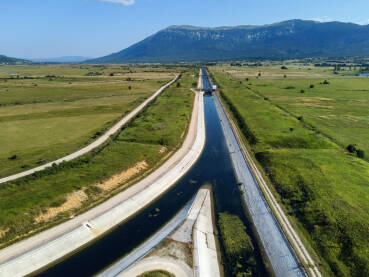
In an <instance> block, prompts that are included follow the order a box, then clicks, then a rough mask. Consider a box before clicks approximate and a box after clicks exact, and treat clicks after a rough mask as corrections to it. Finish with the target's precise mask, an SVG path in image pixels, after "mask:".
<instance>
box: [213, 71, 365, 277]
mask: <svg viewBox="0 0 369 277" xmlns="http://www.w3.org/2000/svg"><path fill="white" fill-rule="evenodd" d="M300 67H301V65H295V66H294V69H292V68H291V66H288V69H287V70H282V69H281V65H279V66H276V65H274V66H271V65H269V66H267V65H263V66H259V67H244V66H242V67H235V66H233V67H231V66H223V67H220V66H216V67H211V68H210V71H211V72H212V73H213V75H214V78H215V80H216V82H217V83H218V84H219V86H220V90H221V96H222V97H223V101H224V102H225V103H226V104H227V107H228V108H229V109H230V111H232V114H233V117H234V118H235V120H236V122H238V124H239V127H240V129H241V130H242V132H243V134H244V136H245V138H247V139H248V141H247V144H248V147H249V149H250V150H251V152H252V153H253V154H254V155H255V157H256V159H257V161H258V162H259V164H260V166H261V167H262V168H263V169H264V173H265V176H267V178H268V179H269V181H270V182H271V184H272V185H273V188H274V189H275V192H276V195H277V198H278V199H280V201H281V202H282V203H283V206H284V208H285V210H286V211H287V213H288V214H289V215H290V216H291V218H292V221H293V222H294V224H295V225H296V226H297V227H298V228H299V230H300V231H301V233H302V234H303V237H304V239H305V240H307V242H308V243H307V244H308V245H309V247H310V246H311V248H313V249H314V250H315V253H316V254H317V256H318V257H319V258H318V261H319V263H320V264H321V267H322V269H323V271H324V272H326V273H327V274H328V275H332V276H369V255H368V253H369V236H368V234H369V164H368V160H365V159H367V158H368V157H367V156H365V157H364V159H362V158H358V157H357V153H352V154H350V153H349V152H348V151H347V150H346V146H347V145H348V144H355V145H356V147H357V148H359V149H362V150H364V152H365V153H366V154H368V153H369V148H368V140H369V132H368V131H367V130H368V127H369V120H368V119H369V111H368V109H367V107H368V104H369V103H368V102H369V94H368V93H369V91H368V84H369V80H368V79H367V78H360V77H352V76H351V77H348V76H341V75H342V74H333V72H332V69H331V68H321V67H320V68H314V66H312V65H311V66H305V67H304V68H302V67H301V69H299V68H300ZM309 68H310V69H309ZM245 72H246V73H245ZM259 72H260V73H261V74H260V75H261V76H258V75H259V74H258V73H259ZM288 72H290V73H288ZM291 72H299V73H301V74H300V75H298V76H292V75H293V74H292V73H291ZM251 73H253V74H251ZM284 75H286V77H284ZM294 75H297V74H294ZM322 77H323V78H322ZM325 80H327V82H328V84H323V83H324V81H325ZM310 85H313V86H314V87H312V88H310ZM302 90H304V91H303V92H302Z"/></svg>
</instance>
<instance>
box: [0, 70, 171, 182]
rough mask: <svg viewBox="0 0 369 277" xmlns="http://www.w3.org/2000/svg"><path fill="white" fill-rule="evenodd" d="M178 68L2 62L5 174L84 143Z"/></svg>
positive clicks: (0, 143)
mask: <svg viewBox="0 0 369 277" xmlns="http://www.w3.org/2000/svg"><path fill="white" fill-rule="evenodd" d="M174 71H175V69H174V70H171V69H166V68H152V67H124V66H122V67H121V66H80V65H69V66H68V65H41V66H38V65H34V66H1V67H0V129H1V130H2V135H1V136H0V176H1V177H4V176H7V175H10V174H12V173H16V172H20V171H23V170H26V169H28V168H33V167H36V166H38V165H40V164H44V163H46V162H47V161H52V160H54V159H57V158H59V157H61V156H64V155H66V154H69V153H71V152H73V151H75V150H77V149H79V148H81V147H83V146H84V145H85V144H86V143H88V142H91V140H94V139H96V138H97V137H98V136H99V135H100V134H101V133H102V132H103V131H104V130H105V129H107V128H108V127H109V126H111V125H112V124H113V123H114V122H115V121H117V120H118V119H119V118H121V117H122V116H124V115H125V114H126V113H128V112H129V111H130V110H132V109H133V108H135V107H136V106H137V105H138V104H139V103H141V102H143V100H144V99H145V98H147V97H149V96H150V95H151V94H153V93H154V92H155V91H156V90H157V89H158V88H159V87H161V86H162V85H163V84H164V83H166V82H168V81H169V80H171V79H172V78H173V72H174ZM4 72H8V73H4ZM10 73H12V74H13V75H11V74H10ZM14 74H19V75H14ZM110 75H113V76H110Z"/></svg>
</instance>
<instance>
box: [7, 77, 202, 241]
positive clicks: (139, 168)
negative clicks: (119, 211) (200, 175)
mask: <svg viewBox="0 0 369 277" xmlns="http://www.w3.org/2000/svg"><path fill="white" fill-rule="evenodd" d="M196 74H197V70H187V71H185V72H184V73H182V77H181V79H180V80H179V81H177V83H176V84H174V85H172V86H171V87H170V88H168V89H167V90H165V91H164V92H163V93H162V94H161V95H160V96H159V97H158V98H157V99H156V100H154V102H152V103H151V104H150V105H149V106H148V107H147V108H146V109H145V110H144V111H143V112H142V113H140V114H139V115H138V116H137V118H136V119H135V120H133V121H132V122H131V123H130V124H129V125H128V126H126V127H124V128H123V129H122V130H121V131H120V132H119V133H118V134H117V135H116V136H115V137H113V138H112V139H111V140H110V141H109V142H108V143H106V144H105V145H103V146H101V147H99V148H98V149H96V150H94V151H92V152H90V153H89V154H86V155H84V156H82V157H81V158H78V159H76V160H73V161H71V162H68V163H64V164H61V165H59V166H56V167H53V168H51V169H48V170H45V171H42V172H40V173H37V174H36V176H29V177H25V178H23V179H20V180H17V181H14V182H8V183H5V184H0V194H1V196H2V197H1V198H0V209H1V213H0V241H1V243H2V245H3V246H4V245H6V244H9V243H10V242H12V241H14V240H15V239H19V238H21V237H23V236H26V235H29V232H35V231H39V230H41V229H44V228H46V227H49V226H50V225H53V224H57V223H59V222H62V221H64V220H66V219H68V218H70V217H71V216H74V215H75V214H77V213H80V212H82V211H84V210H86V209H88V208H91V207H92V206H93V205H96V204H97V203H99V202H101V201H103V200H104V199H106V198H108V197H110V196H111V195H112V194H115V193H117V192H119V191H121V190H122V189H124V188H126V187H127V186H128V185H130V184H131V183H132V182H134V181H137V179H138V178H139V177H141V176H143V175H144V174H146V173H147V172H148V170H152V169H154V168H155V167H157V166H158V165H159V164H161V163H162V162H164V160H165V159H166V158H168V155H169V154H170V153H173V151H175V150H176V149H177V148H178V147H180V145H181V143H182V140H183V139H184V135H185V131H186V130H187V127H188V125H189V121H190V118H191V113H192V106H193V99H194V93H193V92H191V91H190V88H191V87H192V83H193V82H196V79H197V77H196ZM177 84H179V85H177ZM115 174H117V175H115ZM112 176H113V178H112ZM114 176H115V177H116V176H118V177H119V178H118V177H116V178H115V177H114ZM76 202H77V203H76Z"/></svg>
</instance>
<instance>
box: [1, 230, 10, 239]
mask: <svg viewBox="0 0 369 277" xmlns="http://www.w3.org/2000/svg"><path fill="white" fill-rule="evenodd" d="M8 231H9V228H7V229H0V239H1V238H2V237H3V236H5V234H6V233H7V232H8Z"/></svg>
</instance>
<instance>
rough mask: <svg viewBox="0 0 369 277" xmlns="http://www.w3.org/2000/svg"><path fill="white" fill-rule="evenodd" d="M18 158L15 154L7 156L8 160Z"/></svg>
mask: <svg viewBox="0 0 369 277" xmlns="http://www.w3.org/2000/svg"><path fill="white" fill-rule="evenodd" d="M17 158H18V156H17V155H13V156H10V157H9V158H8V160H16V159H17Z"/></svg>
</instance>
